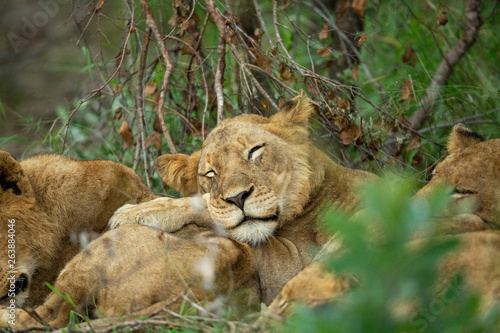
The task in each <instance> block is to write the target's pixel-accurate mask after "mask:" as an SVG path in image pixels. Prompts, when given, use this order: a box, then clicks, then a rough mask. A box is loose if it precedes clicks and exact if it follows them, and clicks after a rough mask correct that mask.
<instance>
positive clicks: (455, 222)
mask: <svg viewBox="0 0 500 333" xmlns="http://www.w3.org/2000/svg"><path fill="white" fill-rule="evenodd" d="M447 150H448V156H447V157H446V158H445V159H444V160H443V161H442V162H441V163H439V164H438V165H437V166H436V168H435V169H434V171H433V173H432V178H431V180H430V181H429V183H428V184H427V185H426V186H424V187H423V188H422V189H421V190H420V191H419V192H418V193H417V195H416V197H417V198H426V197H427V196H428V195H429V193H430V192H432V191H434V190H435V189H436V188H438V187H442V186H450V187H451V188H452V189H453V193H452V196H451V199H452V204H451V205H450V206H449V207H448V209H446V210H445V212H444V213H443V216H442V225H441V227H440V228H441V231H442V232H444V233H457V232H466V231H478V230H489V229H499V228H500V139H492V140H488V141H485V140H484V139H483V137H481V136H480V135H479V134H477V133H475V132H472V131H471V130H469V129H467V128H466V127H465V126H464V125H463V124H457V125H455V126H454V127H453V130H452V132H451V134H450V137H449V140H448V146H447ZM461 206H472V207H474V209H473V211H472V212H471V213H464V212H460V211H459V210H460V207H461Z"/></svg>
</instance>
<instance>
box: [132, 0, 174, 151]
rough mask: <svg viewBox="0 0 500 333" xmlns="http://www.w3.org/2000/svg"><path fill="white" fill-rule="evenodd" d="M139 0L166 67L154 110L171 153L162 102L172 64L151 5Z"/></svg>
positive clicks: (172, 146)
mask: <svg viewBox="0 0 500 333" xmlns="http://www.w3.org/2000/svg"><path fill="white" fill-rule="evenodd" d="M139 1H140V3H141V7H142V11H143V12H144V14H145V15H146V23H147V25H148V27H149V29H151V31H152V32H153V35H154V36H155V39H156V42H157V43H158V45H159V46H160V51H161V54H162V57H163V61H164V62H165V67H166V68H165V74H164V76H163V81H162V84H161V90H160V100H159V102H158V105H157V110H156V112H157V113H158V118H159V119H158V120H159V121H160V126H161V129H162V132H163V136H164V137H165V140H167V145H168V148H169V149H170V152H171V153H172V154H175V153H177V150H176V149H175V146H174V143H173V141H172V138H171V137H170V133H169V131H168V129H167V125H166V124H165V118H164V115H163V104H165V93H166V91H167V88H168V85H169V83H170V77H171V76H172V70H173V66H172V63H171V61H170V56H169V54H168V51H167V48H166V47H165V43H164V42H163V37H162V35H161V34H160V31H159V30H158V26H157V25H156V22H155V19H154V16H153V12H152V11H151V7H149V4H148V2H147V0H139Z"/></svg>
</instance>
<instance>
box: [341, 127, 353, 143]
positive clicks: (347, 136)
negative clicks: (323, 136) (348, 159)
mask: <svg viewBox="0 0 500 333" xmlns="http://www.w3.org/2000/svg"><path fill="white" fill-rule="evenodd" d="M340 139H341V140H342V143H343V144H344V145H345V146H347V145H350V144H351V143H352V140H353V138H352V135H351V131H350V130H345V131H342V132H341V133H340Z"/></svg>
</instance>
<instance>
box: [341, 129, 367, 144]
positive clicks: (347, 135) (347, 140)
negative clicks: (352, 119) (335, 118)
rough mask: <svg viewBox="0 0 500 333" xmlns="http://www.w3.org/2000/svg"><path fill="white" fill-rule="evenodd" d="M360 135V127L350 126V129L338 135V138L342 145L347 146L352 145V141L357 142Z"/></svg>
mask: <svg viewBox="0 0 500 333" xmlns="http://www.w3.org/2000/svg"><path fill="white" fill-rule="evenodd" d="M361 134H362V131H361V127H359V126H358V125H356V124H351V127H349V128H348V129H345V130H343V131H342V132H341V133H340V138H341V139H342V143H343V144H344V145H346V146H347V145H350V144H351V143H353V141H356V140H358V139H359V138H360V137H361Z"/></svg>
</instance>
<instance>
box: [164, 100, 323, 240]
mask: <svg viewBox="0 0 500 333" xmlns="http://www.w3.org/2000/svg"><path fill="white" fill-rule="evenodd" d="M313 110H314V107H313V105H312V104H311V102H310V101H309V100H308V99H307V97H305V94H303V93H302V94H301V95H299V96H298V97H296V98H294V99H293V100H291V101H290V102H289V104H288V105H287V106H286V107H285V108H284V109H283V110H281V111H280V112H279V113H277V114H276V115H274V116H273V117H271V118H265V117H260V116H256V115H241V116H238V117H235V118H231V119H227V120H225V121H224V122H223V123H222V124H221V125H220V126H218V127H217V128H215V129H214V130H213V131H212V132H211V133H210V135H209V136H208V137H207V140H206V141H205V142H204V144H203V147H202V149H201V151H200V152H197V153H194V154H193V155H191V156H186V155H181V154H176V155H164V156H162V157H160V158H159V159H158V161H157V164H158V170H159V172H160V174H161V175H162V178H163V180H164V181H165V182H166V184H167V185H168V186H170V187H172V188H174V189H176V190H178V191H179V192H181V193H182V194H183V195H192V194H195V193H199V194H201V195H204V198H205V200H206V201H207V208H208V211H209V213H210V216H211V217H212V219H213V220H214V222H215V223H217V224H219V225H221V226H223V227H225V228H226V229H227V232H228V234H229V235H230V236H231V237H233V238H234V239H236V240H239V241H242V242H245V243H249V244H251V245H256V244H259V243H262V242H264V241H265V240H266V239H267V238H269V237H270V236H271V235H273V234H274V233H275V231H276V230H277V229H279V228H281V227H282V226H283V225H284V224H285V223H287V222H288V221H290V220H292V219H293V218H294V217H296V216H298V215H300V214H301V213H302V211H303V209H304V207H305V206H306V204H307V203H308V200H309V196H310V193H311V181H310V177H311V173H312V172H311V169H310V163H309V162H310V161H309V158H308V152H309V150H310V142H309V140H308V131H307V124H308V117H309V115H310V113H311V112H312V111H313Z"/></svg>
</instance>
